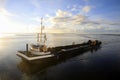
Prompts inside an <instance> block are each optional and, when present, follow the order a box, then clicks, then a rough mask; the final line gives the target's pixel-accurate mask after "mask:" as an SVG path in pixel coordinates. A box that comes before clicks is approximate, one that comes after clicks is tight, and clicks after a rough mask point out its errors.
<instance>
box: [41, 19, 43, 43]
mask: <svg viewBox="0 0 120 80" xmlns="http://www.w3.org/2000/svg"><path fill="white" fill-rule="evenodd" d="M42 21H43V18H41V33H40V42H42V29H43V26H42Z"/></svg>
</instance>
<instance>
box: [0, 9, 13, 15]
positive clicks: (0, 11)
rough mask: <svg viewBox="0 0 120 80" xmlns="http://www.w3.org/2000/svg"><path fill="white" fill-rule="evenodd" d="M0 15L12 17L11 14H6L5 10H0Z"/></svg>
mask: <svg viewBox="0 0 120 80" xmlns="http://www.w3.org/2000/svg"><path fill="white" fill-rule="evenodd" d="M0 15H5V16H14V15H13V14H12V13H10V12H8V11H7V10H6V9H5V8H0Z"/></svg>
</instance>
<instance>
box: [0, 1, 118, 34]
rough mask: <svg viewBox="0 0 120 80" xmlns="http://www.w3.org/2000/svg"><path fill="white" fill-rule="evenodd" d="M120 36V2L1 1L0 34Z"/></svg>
mask: <svg viewBox="0 0 120 80" xmlns="http://www.w3.org/2000/svg"><path fill="white" fill-rule="evenodd" d="M41 18H43V25H44V26H45V29H44V32H47V33H83V34H84V33H87V34H90V33H91V34H96V33H98V34H99V33H100V34H101V33H103V34H104V33H106V34H108V33H110V34H112V33H115V34H120V0H0V33H36V32H40V21H41Z"/></svg>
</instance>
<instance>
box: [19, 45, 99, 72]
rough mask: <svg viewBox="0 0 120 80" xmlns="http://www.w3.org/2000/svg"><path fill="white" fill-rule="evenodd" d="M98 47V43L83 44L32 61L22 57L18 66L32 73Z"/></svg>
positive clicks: (23, 70)
mask: <svg viewBox="0 0 120 80" xmlns="http://www.w3.org/2000/svg"><path fill="white" fill-rule="evenodd" d="M100 48H101V47H100V45H99V46H95V47H90V46H83V47H81V48H79V49H76V50H72V51H65V52H61V53H59V54H57V55H56V56H54V57H51V58H45V59H40V60H33V61H27V60H25V59H24V58H22V61H21V62H20V63H19V64H18V68H19V69H20V70H21V71H22V72H24V73H27V74H34V73H37V72H39V71H44V70H45V69H46V68H48V67H50V66H53V65H57V64H59V63H61V62H64V61H66V60H68V59H70V58H73V57H75V56H77V55H81V54H84V53H85V52H88V51H92V50H95V51H96V50H98V49H100Z"/></svg>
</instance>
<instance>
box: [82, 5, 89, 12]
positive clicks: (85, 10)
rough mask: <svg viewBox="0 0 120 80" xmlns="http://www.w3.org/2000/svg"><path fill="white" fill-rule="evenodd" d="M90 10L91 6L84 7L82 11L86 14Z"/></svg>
mask: <svg viewBox="0 0 120 80" xmlns="http://www.w3.org/2000/svg"><path fill="white" fill-rule="evenodd" d="M90 10H91V6H84V7H83V8H82V11H83V12H85V13H88V12H90Z"/></svg>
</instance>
